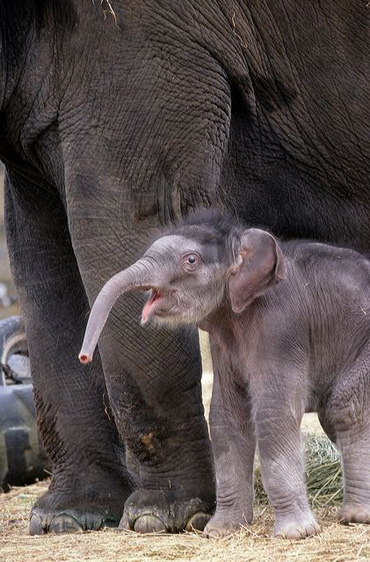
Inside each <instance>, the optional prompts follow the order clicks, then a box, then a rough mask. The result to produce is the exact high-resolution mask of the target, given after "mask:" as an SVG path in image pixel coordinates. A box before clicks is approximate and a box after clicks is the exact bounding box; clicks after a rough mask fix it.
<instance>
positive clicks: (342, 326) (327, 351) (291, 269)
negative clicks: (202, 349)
mask: <svg viewBox="0 0 370 562" xmlns="http://www.w3.org/2000/svg"><path fill="white" fill-rule="evenodd" d="M281 281H283V282H281ZM280 282H281V283H280ZM133 290H150V296H149V299H148V300H147V302H146V304H145V306H144V308H143V311H142V323H143V324H145V323H146V322H148V321H149V320H150V319H153V320H157V321H160V322H165V323H167V324H170V325H178V324H184V323H187V324H193V325H194V324H196V325H198V326H199V327H201V328H202V329H205V330H207V331H208V332H209V333H210V335H211V348H212V358H213V365H214V374H215V381H214V389H213V396H212V404H211V416H210V426H211V437H212V445H213V450H214V457H215V464H216V477H217V509H216V512H215V515H214V516H213V518H212V519H211V520H210V521H209V523H208V524H207V526H206V528H205V534H206V535H208V536H217V535H224V534H227V533H230V532H233V531H237V530H238V529H240V526H241V525H245V524H246V523H249V522H251V521H252V516H253V463H254V457H255V449H256V445H258V450H259V454H260V460H261V470H262V478H263V483H264V487H265V489H266V491H267V494H268V497H269V499H270V502H271V504H272V505H273V508H274V512H275V520H276V522H275V529H274V531H275V535H279V536H283V537H286V538H289V539H296V538H301V537H306V536H308V535H312V534H314V533H317V532H318V531H319V526H318V524H317V522H316V521H315V518H314V516H313V514H312V512H311V509H310V507H309V505H308V501H307V495H306V489H305V481H304V461H303V453H302V439H301V433H300V424H301V420H302V416H303V414H304V412H317V413H318V416H319V419H320V422H321V424H322V426H323V428H324V430H325V432H326V433H327V435H328V436H329V437H330V439H331V440H332V441H333V442H335V443H336V444H337V446H338V447H339V449H340V452H341V455H342V461H343V476H344V503H343V506H342V508H341V509H340V510H339V514H338V515H339V519H340V520H341V521H342V522H343V523H349V522H357V523H368V522H370V378H369V377H370V374H369V373H370V337H369V336H370V264H369V262H368V260H367V259H366V258H365V257H364V256H362V255H360V254H359V253H357V252H355V251H353V250H350V249H347V248H339V247H334V246H328V245H324V244H319V243H315V242H310V241H291V242H278V241H277V240H276V239H275V238H274V237H273V236H272V235H271V234H269V233H268V232H266V231H263V230H259V229H256V228H247V229H244V228H242V227H240V225H239V224H238V223H237V222H236V221H235V220H231V219H225V218H224V217H223V216H221V215H220V214H217V213H213V214H212V213H209V214H207V213H206V214H197V215H193V216H192V217H190V218H188V219H187V220H185V221H184V222H183V223H181V224H180V225H179V226H177V227H176V228H173V229H171V230H169V231H168V232H166V233H165V234H163V235H162V236H161V237H160V238H158V239H156V240H155V241H154V243H153V244H152V245H151V246H150V247H149V249H148V250H147V252H146V253H145V254H144V256H143V257H142V258H141V259H140V260H139V261H138V262H136V263H135V264H134V265H133V266H131V267H130V268H128V269H127V270H125V271H122V272H121V273H118V274H117V275H116V276H115V277H113V278H112V279H111V280H110V281H108V283H107V284H106V285H105V287H104V288H103V289H102V291H101V293H100V294H99V296H98V298H97V300H96V302H95V304H94V306H93V309H92V312H91V316H90V319H89V323H88V327H87V331H86V336H85V341H84V344H83V347H82V350H81V354H80V360H81V361H82V362H83V363H87V362H89V361H91V359H92V354H93V351H94V349H95V346H96V344H97V340H98V338H99V335H100V333H101V330H102V329H103V326H104V323H105V321H106V319H107V316H108V314H109V311H110V309H111V307H112V306H113V304H114V302H115V301H116V299H117V298H118V296H119V295H120V294H122V293H124V292H126V291H133Z"/></svg>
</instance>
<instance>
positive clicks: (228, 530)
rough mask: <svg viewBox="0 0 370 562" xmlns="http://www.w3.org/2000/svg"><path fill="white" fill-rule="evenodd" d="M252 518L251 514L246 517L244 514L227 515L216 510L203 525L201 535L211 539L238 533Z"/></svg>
mask: <svg viewBox="0 0 370 562" xmlns="http://www.w3.org/2000/svg"><path fill="white" fill-rule="evenodd" d="M252 519H253V517H252V516H249V517H246V516H245V515H244V514H239V515H235V514H232V515H227V513H224V514H222V513H217V512H216V513H215V515H214V516H213V517H212V519H211V520H210V522H209V523H207V525H206V526H205V529H204V531H203V536H204V537H206V538H208V539H212V538H218V537H225V536H227V535H232V534H233V533H238V532H239V531H240V530H241V529H242V528H243V527H246V525H248V524H250V523H252Z"/></svg>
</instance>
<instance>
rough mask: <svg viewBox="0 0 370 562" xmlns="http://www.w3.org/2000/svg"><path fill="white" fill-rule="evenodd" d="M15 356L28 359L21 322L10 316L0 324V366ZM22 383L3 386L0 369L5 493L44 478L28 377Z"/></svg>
mask: <svg viewBox="0 0 370 562" xmlns="http://www.w3.org/2000/svg"><path fill="white" fill-rule="evenodd" d="M17 354H18V356H19V354H21V355H27V341H26V336H25V331H24V326H23V322H22V318H21V317H19V316H13V317H11V318H8V319H6V320H2V321H0V362H1V363H4V364H8V363H10V362H11V358H12V356H16V355H17ZM25 380H26V381H27V382H28V384H5V383H6V381H5V373H4V372H3V370H2V369H1V368H0V487H1V488H2V489H3V490H4V491H9V490H10V486H12V485H13V486H14V485H15V486H20V485H23V484H30V483H32V482H34V481H35V479H36V478H38V479H42V478H45V477H47V472H46V471H45V468H46V466H47V461H46V458H45V454H44V452H43V449H42V446H41V443H40V439H39V434H38V431H37V426H36V420H35V407H34V403H33V391H32V384H30V381H31V376H30V373H28V376H24V377H23V380H22V382H24V381H25Z"/></svg>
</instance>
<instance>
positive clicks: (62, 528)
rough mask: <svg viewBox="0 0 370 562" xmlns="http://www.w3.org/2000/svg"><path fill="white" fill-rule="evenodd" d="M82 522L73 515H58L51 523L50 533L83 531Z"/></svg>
mask: <svg viewBox="0 0 370 562" xmlns="http://www.w3.org/2000/svg"><path fill="white" fill-rule="evenodd" d="M82 532H83V529H82V526H81V525H80V523H79V522H78V521H77V520H76V519H75V518H74V517H73V516H72V515H67V514H66V515H57V516H56V517H54V519H53V520H52V522H51V523H50V527H49V533H55V534H58V535H59V534H61V533H82Z"/></svg>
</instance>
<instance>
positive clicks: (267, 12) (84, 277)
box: [0, 0, 370, 533]
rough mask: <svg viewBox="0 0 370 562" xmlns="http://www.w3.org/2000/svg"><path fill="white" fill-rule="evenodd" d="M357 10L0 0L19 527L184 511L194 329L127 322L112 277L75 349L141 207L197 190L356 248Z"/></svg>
mask: <svg viewBox="0 0 370 562" xmlns="http://www.w3.org/2000/svg"><path fill="white" fill-rule="evenodd" d="M369 13H370V12H369V10H368V9H367V8H366V0H364V1H358V0H357V1H355V0H339V1H338V0H336V1H334V0H327V1H326V2H318V1H315V0H312V1H310V2H307V0H294V1H293V0H281V1H278V2H276V1H269V0H248V1H246V0H245V1H243V0H217V1H216V2H214V1H210V0H208V1H205V0H204V1H202V0H199V1H194V0H182V2H178V1H177V0H169V1H168V0H166V1H165V0H157V1H154V0H110V2H109V1H108V0H101V1H100V0H96V1H95V2H94V1H91V0H80V1H77V0H48V1H46V0H29V1H28V2H22V1H21V0H18V1H15V2H8V1H7V0H0V27H1V51H0V52H1V57H0V68H1V77H2V81H1V89H0V107H1V114H0V115H1V116H0V127H1V136H0V154H1V158H2V159H3V161H4V162H5V164H6V167H7V179H6V223H7V238H8V243H9V248H10V253H11V261H12V269H13V273H14V276H15V279H16V283H17V286H18V292H19V296H20V299H21V301H22V304H23V309H24V312H25V314H26V317H27V337H28V343H29V351H30V358H31V364H32V369H33V376H34V384H35V398H36V407H37V413H38V423H39V427H40V431H41V433H42V436H43V441H44V444H45V448H46V450H47V452H48V453H49V455H50V457H51V459H52V461H53V477H52V482H51V485H50V488H49V491H48V492H47V493H46V494H45V495H44V496H42V497H41V498H40V499H39V500H38V501H37V504H36V505H35V507H34V508H33V512H32V517H31V523H30V531H31V533H42V532H46V531H54V532H62V531H75V530H81V528H98V527H100V526H101V525H102V524H110V523H111V524H116V523H117V522H118V521H119V518H120V517H121V515H122V511H123V506H124V505H125V509H124V515H123V519H122V526H124V527H129V528H134V529H135V530H137V531H144V532H145V531H151V530H153V529H154V530H163V529H167V530H170V531H176V530H180V529H183V528H184V527H186V526H188V527H189V526H190V525H194V526H196V527H202V526H203V525H204V523H205V520H206V518H207V517H206V515H205V514H207V513H208V512H209V511H210V510H211V509H212V507H213V503H214V481H213V468H212V460H211V450H210V444H209V441H208V437H207V430H206V424H205V420H204V416H203V409H202V405H201V393H200V362H199V353H198V343H197V339H196V334H194V333H189V332H186V333H181V332H178V333H176V334H175V335H173V334H170V333H168V332H166V331H165V330H163V331H161V332H160V333H158V331H155V332H154V331H152V330H150V329H146V331H145V332H143V329H142V328H140V327H139V325H138V321H137V318H138V317H139V314H140V312H139V310H140V305H141V302H140V300H139V297H137V296H136V297H135V296H133V297H132V298H131V300H130V302H129V303H127V301H126V302H125V303H124V306H123V305H122V304H121V306H119V305H117V307H115V309H114V311H113V314H112V315H111V317H110V319H109V323H108V325H107V327H106V329H105V333H104V337H103V338H102V339H101V342H100V347H99V350H100V355H99V356H98V357H96V358H95V360H94V362H93V364H92V366H91V367H90V368H87V367H84V366H81V365H80V364H79V363H78V361H77V355H78V351H79V348H80V345H81V342H82V339H83V333H84V328H85V325H86V315H87V312H88V310H89V307H90V305H91V303H92V302H93V301H94V298H95V297H96V295H97V293H98V291H99V289H100V288H101V287H102V285H103V284H104V282H105V281H106V280H107V279H108V278H110V277H111V276H112V274H114V273H116V272H117V271H119V270H121V269H124V268H125V267H127V266H128V265H129V264H130V263H132V262H133V261H134V260H135V258H136V257H137V256H138V254H139V253H140V252H141V250H142V249H143V247H144V245H145V244H146V242H147V240H148V236H149V234H150V232H151V231H152V229H153V228H154V227H156V226H158V224H159V223H164V222H167V221H169V220H171V219H173V218H175V217H177V216H178V215H179V214H180V213H182V212H186V211H187V210H188V209H190V208H193V207H197V206H200V205H202V206H207V205H211V204H215V205H219V204H226V205H227V206H232V207H234V208H237V210H238V211H239V213H240V215H241V216H242V217H243V219H244V220H246V221H247V222H248V223H250V224H253V225H261V226H267V227H269V228H271V229H272V230H273V231H274V232H275V233H276V234H277V235H278V236H283V237H284V236H285V237H286V236H296V237H308V238H317V239H320V240H327V241H331V242H333V241H334V242H335V241H339V240H340V241H343V242H346V243H347V242H348V243H350V244H352V245H353V246H356V247H357V248H359V249H362V250H367V251H369V250H370V207H369V184H368V180H369V158H368V154H369V152H368V147H369V134H368V117H369V104H368V101H369V91H368V88H369V80H368V76H369V74H368V72H367V71H368V70H369V61H370V53H369V42H368V26H367V24H368V17H369ZM122 441H124V442H125V443H126V446H127V447H128V449H129V451H130V454H131V457H132V459H133V460H134V464H135V465H136V467H137V472H136V474H137V476H136V480H133V479H132V478H131V479H130V478H129V475H128V471H127V469H126V467H125V459H124V456H123V454H122V446H121V443H122ZM134 487H135V488H136V490H135V491H134V492H133V488H134Z"/></svg>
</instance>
